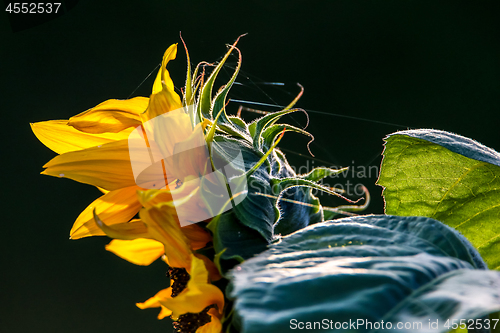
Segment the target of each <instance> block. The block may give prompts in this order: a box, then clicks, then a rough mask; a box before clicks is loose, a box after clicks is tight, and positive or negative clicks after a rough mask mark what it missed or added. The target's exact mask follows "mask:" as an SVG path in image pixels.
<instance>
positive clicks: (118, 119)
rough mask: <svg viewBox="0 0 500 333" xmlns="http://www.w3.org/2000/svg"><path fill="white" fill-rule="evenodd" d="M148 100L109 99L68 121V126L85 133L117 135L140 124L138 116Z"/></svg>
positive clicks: (140, 98) (146, 105) (137, 98)
mask: <svg viewBox="0 0 500 333" xmlns="http://www.w3.org/2000/svg"><path fill="white" fill-rule="evenodd" d="M148 103H149V99H148V98H146V97H135V98H132V99H127V100H118V99H110V100H107V101H105V102H102V103H101V104H99V105H97V106H96V107H94V108H92V109H90V110H87V111H85V112H82V113H80V114H78V115H76V116H74V117H71V118H70V119H69V122H68V125H70V126H73V127H74V128H76V129H78V130H80V131H82V132H87V133H107V132H111V133H118V132H120V131H123V130H124V129H126V128H129V127H137V126H139V125H141V124H142V121H141V116H140V114H141V113H143V112H144V111H146V109H147V107H148Z"/></svg>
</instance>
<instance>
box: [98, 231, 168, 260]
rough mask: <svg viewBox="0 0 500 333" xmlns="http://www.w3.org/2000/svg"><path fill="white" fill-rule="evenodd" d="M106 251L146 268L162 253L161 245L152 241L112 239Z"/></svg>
mask: <svg viewBox="0 0 500 333" xmlns="http://www.w3.org/2000/svg"><path fill="white" fill-rule="evenodd" d="M106 250H108V251H110V252H113V253H114V254H116V255H117V256H119V257H121V258H123V259H125V260H128V261H130V262H131V263H133V264H136V265H142V266H147V265H150V264H151V263H152V262H153V261H155V260H156V259H158V258H159V257H161V256H162V255H163V253H164V251H165V250H164V248H163V244H162V243H160V242H157V241H155V240H152V239H145V238H138V239H134V240H121V239H113V240H112V241H111V243H109V244H108V245H106Z"/></svg>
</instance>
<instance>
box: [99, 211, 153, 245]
mask: <svg viewBox="0 0 500 333" xmlns="http://www.w3.org/2000/svg"><path fill="white" fill-rule="evenodd" d="M93 213H94V220H95V222H96V224H97V225H98V226H99V228H101V229H102V231H104V233H105V234H106V235H107V236H109V237H111V238H116V239H125V240H130V239H137V238H150V235H149V233H148V227H147V225H146V224H144V222H142V221H141V220H139V219H135V220H132V221H130V222H128V223H118V224H115V225H112V226H108V225H106V224H105V223H104V222H103V221H102V220H101V219H100V218H99V215H97V213H96V210H95V209H94V212H93Z"/></svg>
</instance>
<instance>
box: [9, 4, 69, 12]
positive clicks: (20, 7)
mask: <svg viewBox="0 0 500 333" xmlns="http://www.w3.org/2000/svg"><path fill="white" fill-rule="evenodd" d="M59 7H61V3H60V2H47V3H41V2H39V3H26V2H21V3H17V2H15V3H9V4H8V5H7V8H5V11H6V12H9V13H11V14H43V13H46V14H52V13H54V14H57V12H58V11H59Z"/></svg>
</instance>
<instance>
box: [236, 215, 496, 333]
mask: <svg viewBox="0 0 500 333" xmlns="http://www.w3.org/2000/svg"><path fill="white" fill-rule="evenodd" d="M439 224H440V223H439V222H438V221H434V220H431V219H428V218H424V217H395V216H394V217H391V216H360V217H353V218H345V219H339V220H335V221H328V222H322V223H317V224H314V225H312V226H309V227H307V228H305V229H302V230H300V231H298V232H296V233H293V234H291V235H289V236H285V237H283V238H282V240H281V242H280V243H277V244H273V245H270V249H269V250H267V251H265V252H263V253H261V254H259V255H258V256H256V257H254V258H251V259H249V260H247V261H245V262H243V263H242V264H240V265H238V266H237V267H236V268H235V269H234V270H233V271H231V273H230V276H231V277H232V281H231V284H230V286H229V292H230V295H231V297H233V298H234V300H235V303H234V309H235V318H234V319H233V324H234V325H237V326H238V328H239V329H241V331H242V332H244V333H254V332H255V333H257V332H259V333H261V332H288V331H290V330H291V329H293V327H294V326H293V325H295V324H297V323H299V322H303V323H306V322H312V323H314V322H319V323H323V319H325V318H326V319H327V322H328V323H330V321H331V323H335V322H340V323H342V322H348V323H349V322H350V321H351V322H352V321H356V320H358V319H361V320H364V321H365V322H366V321H370V322H372V323H375V322H380V321H381V320H384V321H385V322H387V321H390V322H394V323H396V322H397V321H403V322H406V321H408V320H409V319H411V321H415V322H420V321H422V325H428V319H429V318H439V319H440V320H444V319H445V318H449V317H451V318H463V319H468V318H476V317H479V316H483V315H486V314H488V313H490V312H494V311H498V310H499V309H500V295H499V292H498V291H497V290H498V288H497V289H493V290H489V294H488V295H486V294H487V293H488V288H487V286H489V285H491V286H493V287H495V286H500V273H499V272H492V271H485V270H474V269H473V268H474V265H477V264H476V263H475V262H474V260H473V257H475V256H477V254H472V255H471V253H470V251H474V249H472V248H471V247H470V245H468V244H464V242H466V241H465V240H464V239H460V238H459V237H457V233H456V231H454V230H452V229H451V228H448V227H446V226H442V225H441V226H440V225H439ZM455 256H458V258H457V257H455ZM464 290H467V291H464ZM423 304H429V307H425V306H422V305H423ZM441 324H444V321H442V322H441ZM323 328H324V327H323ZM309 331H317V332H319V331H329V330H325V329H323V330H321V329H318V327H316V329H315V330H309ZM331 331H338V330H335V329H334V328H333V327H332V329H331ZM344 331H346V332H349V331H350V330H344ZM351 331H353V332H354V331H356V332H368V331H370V330H369V329H367V328H366V327H364V326H363V327H357V329H355V330H351ZM393 331H394V330H393ZM403 331H404V332H411V331H412V330H411V329H408V330H407V329H404V330H400V332H403ZM446 331H448V329H444V328H442V326H441V329H439V330H435V331H434V332H446Z"/></svg>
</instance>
